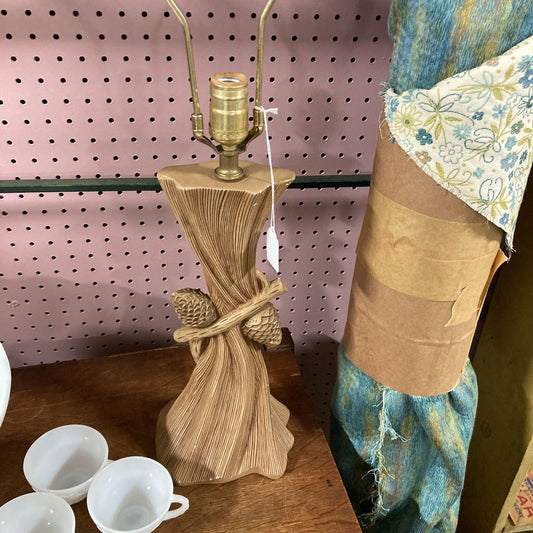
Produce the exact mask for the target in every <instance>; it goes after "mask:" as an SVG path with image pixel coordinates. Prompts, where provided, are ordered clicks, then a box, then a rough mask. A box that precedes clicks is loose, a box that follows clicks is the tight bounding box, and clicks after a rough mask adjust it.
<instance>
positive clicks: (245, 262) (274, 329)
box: [156, 0, 294, 485]
mask: <svg viewBox="0 0 533 533" xmlns="http://www.w3.org/2000/svg"><path fill="white" fill-rule="evenodd" d="M167 1H168V4H169V5H170V7H171V8H172V10H173V12H174V13H175V14H176V16H177V17H178V19H179V21H180V22H181V24H182V26H183V31H184V35H185V43H186V49H187V61H188V68H189V81H190V86H191V92H192V102H193V108H194V111H193V114H192V116H191V121H192V129H193V134H194V138H195V139H197V140H199V141H200V142H202V143H204V144H206V145H207V146H209V147H211V148H212V149H213V150H214V151H215V152H216V153H217V154H218V156H219V161H218V162H216V161H210V162H204V163H197V164H193V165H181V166H170V167H166V168H163V169H162V170H160V171H159V172H158V174H157V177H158V180H159V182H160V184H161V187H162V189H163V190H164V192H165V194H166V196H167V198H168V200H169V202H170V205H171V207H172V210H173V211H174V214H175V215H176V218H177V219H178V221H179V222H180V224H181V226H182V228H183V231H184V233H185V235H186V237H187V239H188V241H189V242H190V244H191V246H192V248H193V250H194V252H195V253H196V255H197V257H198V259H199V261H200V263H201V265H202V268H203V272H204V276H205V281H206V285H207V288H208V291H209V294H205V293H203V292H202V291H201V290H199V289H189V288H186V289H181V290H178V291H175V292H174V293H173V294H172V302H173V304H174V308H175V310H176V313H177V314H178V317H179V318H180V319H181V321H182V322H183V324H184V326H183V327H182V328H180V329H178V330H177V331H176V332H175V333H174V339H175V340H176V341H177V342H188V343H189V345H190V348H191V353H192V356H193V357H194V359H195V362H196V365H195V368H194V370H193V372H192V374H191V376H190V379H189V382H188V383H187V385H186V386H185V388H184V389H183V391H182V392H181V394H180V395H179V396H178V398H177V399H176V400H174V401H171V402H170V403H168V404H167V405H166V406H165V407H164V408H163V410H162V411H161V413H160V415H159V418H158V421H157V429H156V452H157V458H158V460H159V461H160V462H161V463H163V464H164V465H165V466H166V467H167V469H168V470H169V471H170V473H171V475H172V477H173V479H174V481H175V483H176V484H178V485H190V484H198V483H222V482H226V481H231V480H233V479H236V478H239V477H241V476H244V475H247V474H252V473H257V474H261V475H263V476H266V477H268V478H272V479H275V478H278V477H280V476H282V475H283V473H284V472H285V469H286V465H287V454H288V451H289V450H290V448H291V447H292V444H293V442H294V437H293V436H292V434H291V433H290V432H289V430H288V429H287V427H286V425H287V421H288V419H289V411H288V409H287V408H286V407H285V406H284V405H282V404H281V403H280V402H279V401H277V400H276V399H275V398H274V397H273V396H272V395H271V394H270V388H269V383H268V375H267V371H266V367H265V363H264V360H263V355H262V352H261V349H262V345H263V344H266V345H268V344H272V345H276V344H279V343H280V341H281V327H280V321H279V316H278V313H277V311H276V309H275V308H274V306H273V305H272V304H271V303H270V302H269V300H271V299H272V298H275V297H277V296H279V295H281V294H283V293H284V292H286V287H285V285H284V283H283V282H282V281H281V279H276V280H274V281H272V282H269V281H267V279H266V277H265V275H264V274H263V273H262V272H260V271H259V270H258V269H257V268H256V266H255V253H256V247H257V242H258V239H259V236H260V234H261V229H262V227H263V224H264V222H265V220H266V218H267V216H268V214H269V213H270V212H271V208H272V206H273V204H274V201H275V200H276V199H277V198H279V196H280V195H281V194H282V192H283V191H284V190H285V189H286V188H287V187H288V185H289V184H290V183H291V181H292V180H293V179H294V173H293V172H292V171H290V170H285V169H277V168H276V169H273V171H272V173H271V171H270V169H269V167H268V166H264V165H259V164H256V163H253V162H251V161H242V162H241V161H239V159H238V156H239V154H240V153H242V152H243V151H245V150H246V147H247V146H248V144H249V143H250V142H251V141H252V140H253V139H255V138H256V137H257V136H259V135H260V134H261V132H262V131H263V129H264V127H265V118H264V117H265V110H264V109H263V108H262V106H261V89H262V66H263V65H262V63H263V35H264V26H265V21H266V18H267V16H268V13H269V12H270V10H271V8H272V5H273V4H274V0H269V1H268V3H267V4H266V6H265V8H264V10H263V12H262V15H261V17H260V20H259V32H258V53H257V76H256V95H255V106H254V109H253V127H252V128H251V129H250V130H249V131H248V105H247V104H248V87H247V85H248V82H247V79H246V76H245V75H244V74H241V73H236V72H222V73H217V74H214V75H212V76H211V82H210V83H211V105H210V123H209V133H210V138H208V137H207V136H206V135H205V134H204V126H203V116H202V113H201V112H200V105H199V100H198V89H197V84H196V74H195V68H194V59H193V53H192V45H191V36H190V31H189V26H188V23H187V20H186V18H185V16H184V15H183V13H182V12H181V11H180V9H179V7H178V6H177V5H176V4H175V2H174V1H173V0H167ZM215 143H218V144H215Z"/></svg>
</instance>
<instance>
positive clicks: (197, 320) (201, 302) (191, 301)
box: [172, 289, 217, 328]
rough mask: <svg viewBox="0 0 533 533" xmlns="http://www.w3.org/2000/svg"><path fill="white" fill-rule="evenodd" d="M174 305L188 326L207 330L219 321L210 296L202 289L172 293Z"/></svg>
mask: <svg viewBox="0 0 533 533" xmlns="http://www.w3.org/2000/svg"><path fill="white" fill-rule="evenodd" d="M172 305H173V306H174V311H176V314H177V315H178V317H179V319H180V320H181V321H182V322H183V323H184V324H185V325H187V326H194V327H197V328H206V327H207V326H209V325H210V324H212V323H213V322H214V321H215V320H216V319H217V310H216V309H215V306H214V304H213V302H212V301H211V298H210V297H209V295H207V294H205V292H202V291H201V290H200V289H180V290H179V291H174V292H173V293H172Z"/></svg>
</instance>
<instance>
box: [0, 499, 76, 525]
mask: <svg viewBox="0 0 533 533" xmlns="http://www.w3.org/2000/svg"><path fill="white" fill-rule="evenodd" d="M75 524H76V521H75V518H74V513H73V512H72V509H71V508H70V505H69V504H68V503H67V502H66V501H65V500H63V499H62V498H60V497H59V496H55V495H54V494H48V493H45V492H31V493H30V494H24V495H23V496H19V497H18V498H14V499H13V500H10V501H8V502H7V503H6V504H4V505H2V507H0V533H74V528H75Z"/></svg>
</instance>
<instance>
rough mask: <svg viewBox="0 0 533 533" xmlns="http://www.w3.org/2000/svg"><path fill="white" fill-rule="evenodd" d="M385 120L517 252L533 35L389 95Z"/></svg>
mask: <svg viewBox="0 0 533 533" xmlns="http://www.w3.org/2000/svg"><path fill="white" fill-rule="evenodd" d="M385 118H386V120H387V122H388V124H389V127H390V131H391V133H392V136H393V138H394V141H395V142H397V143H398V144H399V145H400V146H401V147H402V148H403V150H405V152H406V153H407V154H408V155H409V156H410V157H411V158H412V159H413V161H414V162H415V163H416V164H417V165H418V166H419V167H420V168H422V170H424V171H425V172H426V173H427V174H428V175H429V176H431V177H432V178H433V179H434V180H435V181H436V182H437V183H438V184H439V185H441V186H442V187H444V188H445V189H447V190H448V191H450V192H451V193H453V194H454V195H456V196H457V197H459V198H460V199H461V200H463V201H464V202H465V203H467V204H468V205H469V206H470V207H471V208H472V209H474V210H476V211H477V212H479V213H481V214H482V215H483V216H484V217H485V218H487V219H488V220H490V221H491V222H493V223H494V224H495V225H496V226H498V227H500V228H502V229H503V230H504V231H505V232H506V242H507V246H508V247H509V249H512V243H513V234H514V230H515V225H516V219H517V216H518V211H519V209H520V204H521V203H522V199H523V195H524V190H525V186H526V182H527V178H528V175H529V171H530V169H531V165H532V162H533V146H532V145H533V37H530V38H528V39H526V40H524V41H522V42H521V43H519V44H517V45H516V46H515V47H513V48H511V49H510V50H509V51H507V52H506V53H504V54H502V55H501V56H499V57H496V58H493V59H489V60H488V61H486V62H485V63H483V64H482V65H481V66H479V67H477V68H474V69H472V70H468V71H465V72H461V73H459V74H456V75H454V76H451V77H450V78H447V79H445V80H442V81H441V82H439V83H437V84H436V85H434V86H433V87H432V88H431V89H427V90H425V89H414V90H408V91H404V92H402V93H401V94H399V95H398V94H396V93H395V92H394V91H393V90H392V89H388V90H387V91H386V93H385Z"/></svg>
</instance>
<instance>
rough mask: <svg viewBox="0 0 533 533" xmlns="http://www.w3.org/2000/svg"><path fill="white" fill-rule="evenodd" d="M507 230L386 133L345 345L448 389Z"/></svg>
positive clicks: (381, 373)
mask: <svg viewBox="0 0 533 533" xmlns="http://www.w3.org/2000/svg"><path fill="white" fill-rule="evenodd" d="M501 238H502V232H501V230H499V229H498V228H496V227H495V226H494V225H493V224H491V223H489V222H488V221H487V220H486V219H485V218H483V217H482V216H481V215H479V214H478V213H476V212H475V211H473V210H472V209H470V208H469V207H468V206H466V204H464V203H463V202H462V201H461V200H459V199H458V198H456V197H455V196H453V195H452V194H450V193H449V192H447V191H446V190H444V189H442V188H441V187H440V186H439V185H437V184H436V183H435V182H434V181H433V180H432V179H431V178H430V177H429V176H427V175H426V174H425V173H424V172H423V171H422V170H421V169H420V168H419V167H418V166H417V165H416V164H415V163H414V162H413V161H411V160H410V159H409V157H408V156H407V155H406V154H405V153H404V152H403V150H402V149H401V148H400V147H399V146H398V145H397V144H395V143H391V142H390V140H389V133H388V128H387V127H386V125H384V126H383V127H382V136H381V138H380V139H379V140H378V147H377V150H376V156H375V161H374V170H373V175H372V185H371V190H370V195H369V206H368V208H367V212H366V214H365V221H364V223H363V228H362V231H361V237H360V241H359V244H358V249H357V254H358V257H357V263H356V268H355V273H354V279H353V284H352V292H351V298H350V305H349V310H348V319H347V324H346V330H345V334H344V345H345V349H346V353H347V355H348V357H349V358H350V359H351V360H352V362H353V363H354V364H355V365H356V366H357V367H358V368H359V369H360V370H362V371H363V372H365V373H366V374H367V375H369V376H371V377H372V378H373V379H375V380H376V381H378V382H380V383H382V384H383V385H386V386H387V387H390V388H393V389H395V390H398V391H400V392H403V393H407V394H411V395H418V396H432V395H436V394H443V393H446V392H449V391H450V390H452V389H453V388H455V387H456V386H457V384H458V383H459V380H460V379H461V376H462V372H463V370H464V366H465V364H466V361H467V358H468V352H469V348H470V344H471V341H472V337H473V334H474V331H475V327H476V322H477V316H478V313H479V309H480V306H481V305H482V303H483V299H484V297H485V294H486V288H487V287H488V284H489V282H490V279H491V278H492V276H493V274H494V272H495V271H496V269H497V267H498V266H499V265H500V264H501V263H502V262H503V261H504V260H505V256H504V255H503V254H502V253H501V252H500V251H499V243H500V241H501Z"/></svg>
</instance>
